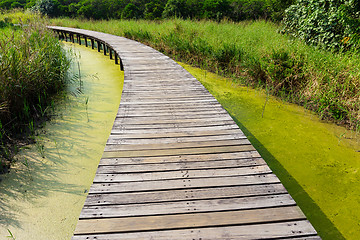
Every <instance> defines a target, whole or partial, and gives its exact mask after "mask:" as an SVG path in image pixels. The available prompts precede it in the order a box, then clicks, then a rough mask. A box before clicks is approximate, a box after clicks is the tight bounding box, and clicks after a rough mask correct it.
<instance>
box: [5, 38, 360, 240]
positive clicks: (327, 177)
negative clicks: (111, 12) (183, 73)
mask: <svg viewBox="0 0 360 240" xmlns="http://www.w3.org/2000/svg"><path fill="white" fill-rule="evenodd" d="M65 48H67V49H72V51H73V52H75V53H76V54H77V55H78V56H79V58H75V60H74V64H73V67H72V72H73V73H74V74H76V73H78V71H79V66H80V72H81V78H76V79H75V80H74V81H73V83H72V84H71V86H70V89H69V92H70V93H71V94H68V95H66V96H67V97H65V98H64V99H62V100H59V101H58V104H57V106H56V109H55V112H56V114H55V116H54V117H53V118H52V119H51V120H50V121H49V122H48V123H47V124H46V125H45V126H44V127H43V128H42V129H40V130H38V132H37V134H36V144H34V145H32V146H27V147H26V148H24V149H22V151H21V152H20V153H19V155H18V159H19V161H18V162H17V163H16V164H15V165H14V166H13V168H12V170H11V172H10V174H8V175H4V176H1V178H2V181H1V182H0V209H1V212H0V239H8V238H7V237H8V236H11V234H12V235H13V236H14V238H15V239H18V240H19V239H26V240H35V239H36V240H42V239H44V240H45V239H46V240H48V239H54V240H62V239H70V237H71V236H72V233H73V231H74V229H75V226H76V223H77V219H78V217H79V214H80V211H81V209H82V206H83V203H84V201H85V198H86V195H87V192H88V190H89V187H90V185H91V183H92V180H93V178H94V175H95V172H96V168H97V165H98V162H99V161H100V158H101V155H102V152H103V149H104V146H105V143H106V140H107V138H108V135H109V133H110V130H111V126H112V124H113V121H114V118H115V115H116V112H117V108H118V106H119V102H120V97H121V91H122V83H123V74H122V72H120V71H119V66H118V65H115V64H114V63H113V61H111V60H109V59H108V57H105V56H103V55H102V54H99V53H97V52H96V51H94V50H91V49H90V48H85V47H82V46H78V45H72V44H65ZM78 62H79V64H78ZM183 66H184V67H185V68H186V69H187V70H188V71H190V72H191V73H192V74H193V75H194V76H195V77H197V78H198V79H199V80H200V81H201V82H202V83H203V85H204V86H205V87H206V88H207V89H208V90H209V91H210V92H211V93H212V94H213V95H214V96H215V97H216V98H217V99H218V101H219V102H220V103H221V104H222V105H223V107H224V108H225V109H226V110H227V111H228V112H229V113H230V115H231V116H232V117H233V119H234V120H235V121H236V122H237V124H238V125H239V126H240V127H241V129H242V130H243V131H244V132H245V133H246V134H247V135H248V137H249V139H250V141H251V142H252V143H253V145H254V146H255V147H256V148H257V150H258V151H259V152H260V153H261V155H262V156H263V157H264V159H265V160H266V161H267V162H268V164H269V165H270V167H271V168H272V169H273V171H274V172H275V173H276V174H277V175H278V177H279V178H280V179H281V180H282V182H283V184H284V185H285V187H286V188H287V189H288V191H289V192H290V194H291V195H292V196H293V197H294V198H295V200H296V201H297V203H298V204H299V205H300V207H301V208H302V209H303V211H304V212H305V214H306V215H307V217H308V218H309V219H310V220H311V221H312V223H313V225H314V226H315V227H316V229H317V230H318V231H319V233H320V234H321V235H322V237H323V239H342V236H344V237H345V238H346V239H357V237H358V236H359V235H360V224H359V223H360V172H359V168H360V152H359V151H360V140H359V138H360V136H359V133H357V132H354V131H349V130H346V129H345V128H343V127H340V126H336V125H335V124H329V123H326V122H323V121H321V120H319V119H318V117H317V116H316V115H314V114H311V113H310V112H309V111H307V110H304V109H303V108H301V107H298V106H295V105H293V104H288V103H284V102H282V101H280V100H278V99H275V98H271V97H270V99H269V100H268V101H266V95H265V94H264V93H263V92H261V91H258V90H253V89H250V88H247V87H242V86H240V85H238V84H236V83H234V82H233V81H231V80H229V79H224V78H221V77H219V76H217V75H214V74H211V73H208V72H206V71H203V70H201V69H196V68H192V67H190V66H188V65H184V64H183ZM80 80H81V81H80ZM80 82H81V83H80ZM265 102H266V105H265V109H264V104H265ZM9 231H10V232H11V233H10V232H9ZM9 239H12V238H11V237H10V238H9Z"/></svg>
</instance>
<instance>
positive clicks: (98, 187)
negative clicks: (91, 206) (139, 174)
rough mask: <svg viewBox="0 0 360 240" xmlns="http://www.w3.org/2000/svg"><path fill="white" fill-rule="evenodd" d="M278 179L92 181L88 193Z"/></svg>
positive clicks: (265, 175)
mask: <svg viewBox="0 0 360 240" xmlns="http://www.w3.org/2000/svg"><path fill="white" fill-rule="evenodd" d="M279 182H280V181H279V179H278V178H277V177H276V176H275V175H273V174H262V175H250V176H230V177H209V178H184V179H171V180H159V181H140V182H121V183H117V182H112V183H99V182H96V181H94V183H93V185H92V186H91V188H90V190H89V193H121V192H139V191H156V190H170V189H190V188H207V187H225V186H245V185H259V184H271V183H279Z"/></svg>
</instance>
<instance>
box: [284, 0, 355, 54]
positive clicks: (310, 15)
mask: <svg viewBox="0 0 360 240" xmlns="http://www.w3.org/2000/svg"><path fill="white" fill-rule="evenodd" d="M359 4H360V0H322V1H318V0H297V2H296V4H294V5H292V6H290V7H289V8H288V9H287V10H286V11H285V18H284V25H285V31H286V32H287V33H290V34H292V35H293V36H295V37H299V38H301V39H303V40H304V41H305V42H307V43H308V44H311V45H318V46H321V47H323V48H326V49H335V50H340V49H349V48H351V47H354V48H356V47H358V46H359V30H360V20H359V15H360V13H359V11H360V10H359V9H360V8H359Z"/></svg>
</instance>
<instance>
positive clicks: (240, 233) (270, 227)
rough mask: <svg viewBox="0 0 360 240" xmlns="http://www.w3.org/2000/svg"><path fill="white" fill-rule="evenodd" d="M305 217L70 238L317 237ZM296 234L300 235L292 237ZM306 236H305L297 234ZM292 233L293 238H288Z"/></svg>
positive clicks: (315, 239)
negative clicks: (263, 222)
mask: <svg viewBox="0 0 360 240" xmlns="http://www.w3.org/2000/svg"><path fill="white" fill-rule="evenodd" d="M311 235H316V231H315V230H314V228H313V227H312V226H311V224H310V223H309V222H308V221H304V220H302V221H291V222H280V223H266V224H253V225H244V226H222V227H207V228H192V229H185V230H165V231H150V232H149V231H147V232H137V233H122V234H116V233H115V234H96V235H77V236H74V237H73V238H72V239H73V240H123V239H127V240H145V239H146V240H151V239H156V240H169V239H172V240H189V239H190V240H191V239H192V240H193V239H196V240H200V239H202V240H209V239H211V240H225V239H226V240H239V239H254V240H255V239H280V238H286V239H297V240H305V239H306V240H320V238H319V237H317V236H311ZM296 236H300V238H295V237H296ZM301 236H309V237H301ZM291 237H293V238H291Z"/></svg>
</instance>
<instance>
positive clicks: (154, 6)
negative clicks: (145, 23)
mask: <svg viewBox="0 0 360 240" xmlns="http://www.w3.org/2000/svg"><path fill="white" fill-rule="evenodd" d="M163 11H164V4H163V2H162V1H159V0H152V1H150V2H148V3H146V4H145V11H144V17H145V19H148V20H154V19H160V18H161V15H162V13H163Z"/></svg>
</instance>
